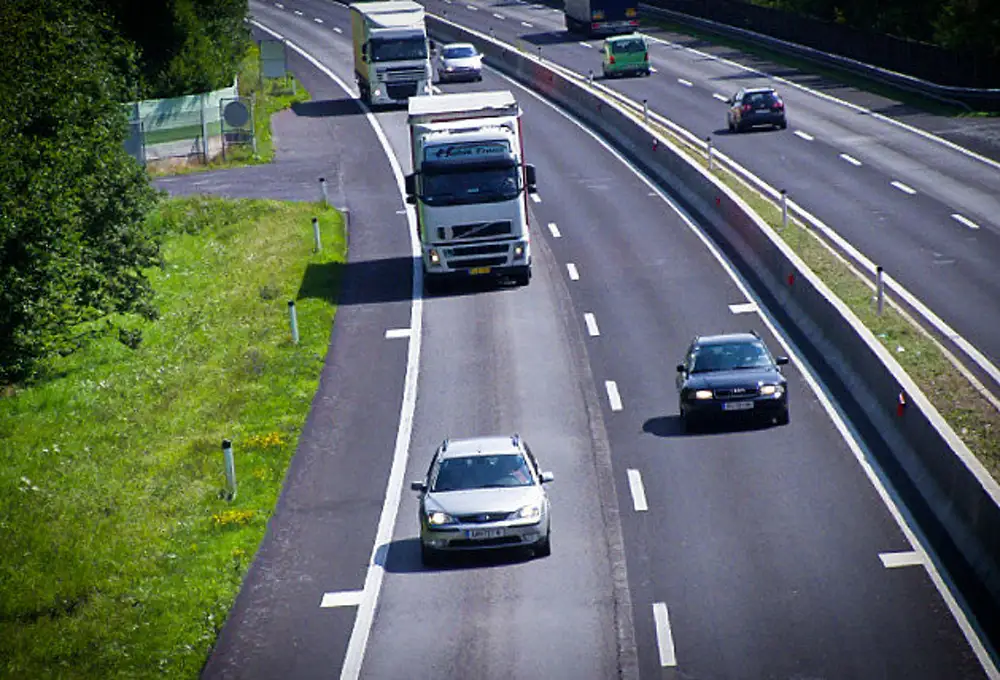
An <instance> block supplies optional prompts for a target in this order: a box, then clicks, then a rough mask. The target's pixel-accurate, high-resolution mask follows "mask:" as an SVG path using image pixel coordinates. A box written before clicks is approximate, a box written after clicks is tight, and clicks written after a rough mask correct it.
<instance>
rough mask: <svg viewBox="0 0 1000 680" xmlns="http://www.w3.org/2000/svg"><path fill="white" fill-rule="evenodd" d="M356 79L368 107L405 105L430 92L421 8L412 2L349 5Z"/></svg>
mask: <svg viewBox="0 0 1000 680" xmlns="http://www.w3.org/2000/svg"><path fill="white" fill-rule="evenodd" d="M350 10H351V37H352V40H353V43H354V77H355V80H356V81H357V84H358V91H359V93H360V95H361V98H362V99H363V100H364V101H366V102H367V103H369V104H405V103H406V101H407V100H408V99H409V98H410V97H413V96H416V95H422V94H429V93H430V92H431V63H430V51H429V49H428V40H427V29H426V27H425V24H424V8H423V6H421V5H419V4H417V3H415V2H411V0H386V1H382V2H361V3H355V4H352V5H351V6H350Z"/></svg>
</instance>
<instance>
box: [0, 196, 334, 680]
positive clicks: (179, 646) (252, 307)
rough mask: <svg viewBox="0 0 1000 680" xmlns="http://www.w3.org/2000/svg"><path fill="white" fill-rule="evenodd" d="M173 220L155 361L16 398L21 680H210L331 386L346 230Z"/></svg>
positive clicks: (108, 356) (7, 483)
mask: <svg viewBox="0 0 1000 680" xmlns="http://www.w3.org/2000/svg"><path fill="white" fill-rule="evenodd" d="M314 215H315V216H318V217H319V219H320V224H321V228H322V230H323V242H324V250H323V251H322V252H321V253H313V252H312V228H311V218H312V217H313V216H314ZM154 219H155V221H156V224H157V225H158V226H159V228H160V229H161V230H162V232H163V233H164V235H165V236H164V248H163V260H164V261H163V266H162V268H160V269H156V270H153V271H151V272H150V276H151V279H152V281H153V283H154V286H155V289H156V291H157V296H156V297H157V299H156V302H157V304H158V307H159V309H160V312H161V317H160V319H159V320H158V321H156V322H152V323H145V322H144V323H139V322H135V321H134V320H133V321H131V322H130V330H131V331H132V332H133V333H134V332H136V331H141V334H142V341H141V344H139V346H138V348H137V349H135V350H132V349H129V348H127V347H126V346H125V345H124V344H122V343H120V342H118V341H117V339H116V338H112V337H109V338H107V339H105V340H103V341H101V342H98V343H95V344H94V345H93V346H91V347H90V348H89V349H87V350H85V351H82V352H80V353H78V354H76V355H72V356H69V357H66V358H64V359H60V360H57V361H54V362H52V363H51V365H50V366H48V369H49V375H48V377H47V378H46V379H45V380H43V381H41V382H39V383H38V384H35V385H33V386H29V387H26V388H24V389H23V390H21V391H19V392H16V393H15V394H13V395H8V396H7V397H6V398H3V399H0V451H2V454H0V455H2V459H0V460H2V463H0V545H2V546H3V548H2V551H0V675H2V676H9V677H24V678H41V677H66V678H75V677H81V678H140V677H149V676H154V675H155V676H167V677H188V678H190V677H195V676H197V674H198V672H199V671H200V669H201V667H202V665H203V663H204V661H205V658H206V655H207V653H208V651H209V649H210V647H211V645H212V644H213V643H214V640H215V638H216V634H217V632H218V630H219V629H220V627H221V625H222V623H223V621H224V620H225V618H226V615H227V612H228V611H229V608H230V606H231V604H232V602H233V600H234V598H235V595H236V593H237V591H238V589H239V587H240V583H241V581H242V579H243V576H244V574H245V572H246V569H247V567H248V566H249V564H250V562H251V560H252V558H253V555H254V553H255V551H256V550H257V546H258V544H259V543H260V540H261V538H262V537H263V535H264V531H265V528H266V524H267V520H268V517H269V516H270V514H271V512H272V509H273V508H274V505H275V502H276V499H277V496H278V493H279V491H280V489H281V484H282V480H283V477H284V474H285V470H286V468H287V465H288V463H289V460H290V458H291V456H292V453H293V452H294V451H295V447H296V441H297V437H298V433H299V431H300V429H301V427H302V424H303V423H304V421H305V417H306V414H307V411H308V409H309V405H310V402H311V400H312V398H313V394H314V393H315V390H316V387H317V383H318V379H319V374H320V370H321V367H322V364H323V358H324V356H325V354H326V351H327V347H328V344H329V338H330V330H331V323H332V320H333V317H334V313H335V304H334V301H335V300H336V299H337V298H336V296H337V287H338V281H339V271H340V266H339V264H340V263H342V262H343V261H344V254H345V237H344V228H343V225H342V222H341V219H340V215H339V214H338V213H336V212H335V211H333V210H330V209H324V208H321V207H320V206H318V205H309V204H296V205H287V204H280V203H276V202H270V201H250V200H241V201H226V200H221V199H207V198H194V199H175V200H168V201H165V202H164V203H163V205H162V206H161V208H160V209H159V211H158V212H157V214H156V215H155V218H154ZM306 281H308V285H307V286H304V285H303V284H304V282H306ZM291 299H297V302H296V306H297V310H298V320H299V327H300V333H301V342H300V344H299V345H293V344H292V342H291V339H290V333H289V324H288V312H287V309H288V308H287V302H288V300H291ZM225 437H229V438H232V440H233V446H234V450H235V455H236V471H237V478H238V482H239V492H238V494H237V497H236V499H235V500H234V501H232V502H228V501H226V500H225V499H224V498H223V493H222V491H223V489H224V485H225V477H224V473H223V464H222V454H221V448H220V444H221V441H222V439H223V438H225Z"/></svg>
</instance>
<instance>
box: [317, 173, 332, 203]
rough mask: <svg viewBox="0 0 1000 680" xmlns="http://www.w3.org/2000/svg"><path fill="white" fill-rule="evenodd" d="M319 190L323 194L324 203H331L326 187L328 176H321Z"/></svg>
mask: <svg viewBox="0 0 1000 680" xmlns="http://www.w3.org/2000/svg"><path fill="white" fill-rule="evenodd" d="M319 190H320V192H321V193H322V194H323V205H330V195H329V193H327V189H326V177H320V178H319Z"/></svg>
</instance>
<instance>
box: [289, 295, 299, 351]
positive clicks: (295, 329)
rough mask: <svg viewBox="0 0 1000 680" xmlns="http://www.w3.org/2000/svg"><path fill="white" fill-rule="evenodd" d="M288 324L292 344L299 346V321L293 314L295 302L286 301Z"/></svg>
mask: <svg viewBox="0 0 1000 680" xmlns="http://www.w3.org/2000/svg"><path fill="white" fill-rule="evenodd" d="M288 324H289V326H291V329H292V344H293V345H297V344H299V319H298V316H297V315H296V314H295V300H289V301H288Z"/></svg>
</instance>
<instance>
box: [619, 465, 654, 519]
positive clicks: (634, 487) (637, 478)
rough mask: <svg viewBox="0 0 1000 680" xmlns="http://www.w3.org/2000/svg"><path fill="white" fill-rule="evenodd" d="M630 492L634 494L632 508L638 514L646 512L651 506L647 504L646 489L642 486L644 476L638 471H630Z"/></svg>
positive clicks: (627, 473) (627, 471) (626, 472)
mask: <svg viewBox="0 0 1000 680" xmlns="http://www.w3.org/2000/svg"><path fill="white" fill-rule="evenodd" d="M625 474H626V475H628V490H629V491H630V492H631V493H632V507H633V508H635V511H636V512H646V511H647V510H649V505H648V504H647V503H646V489H645V487H643V485H642V474H640V473H639V471H638V470H633V469H628V470H626V471H625Z"/></svg>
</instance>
